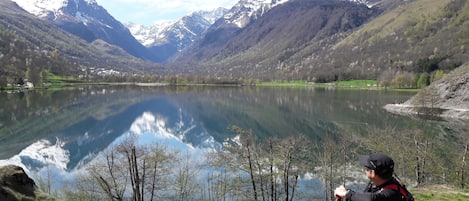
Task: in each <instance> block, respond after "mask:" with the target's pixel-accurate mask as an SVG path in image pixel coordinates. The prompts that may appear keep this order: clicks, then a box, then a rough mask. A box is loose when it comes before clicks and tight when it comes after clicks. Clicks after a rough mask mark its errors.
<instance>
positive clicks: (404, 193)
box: [382, 183, 409, 199]
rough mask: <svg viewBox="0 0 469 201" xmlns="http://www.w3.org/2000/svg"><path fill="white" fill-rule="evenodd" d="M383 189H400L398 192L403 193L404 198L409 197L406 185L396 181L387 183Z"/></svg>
mask: <svg viewBox="0 0 469 201" xmlns="http://www.w3.org/2000/svg"><path fill="white" fill-rule="evenodd" d="M382 189H383V190H386V189H391V190H395V191H398V192H399V193H401V195H402V196H403V197H404V198H406V199H407V198H408V197H409V194H408V193H407V191H406V190H405V188H404V187H401V186H400V185H398V184H395V183H390V184H387V185H385V186H383V187H382Z"/></svg>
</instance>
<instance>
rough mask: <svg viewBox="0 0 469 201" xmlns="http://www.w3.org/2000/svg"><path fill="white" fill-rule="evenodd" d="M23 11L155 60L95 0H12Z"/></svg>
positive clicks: (84, 37) (71, 30) (142, 57)
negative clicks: (31, 0)
mask: <svg viewBox="0 0 469 201" xmlns="http://www.w3.org/2000/svg"><path fill="white" fill-rule="evenodd" d="M13 1H15V2H17V3H18V5H20V6H21V7H22V8H23V9H25V10H26V11H28V12H30V13H32V14H34V15H36V16H38V17H39V18H41V19H44V20H47V21H49V22H51V23H53V24H56V25H57V26H59V27H60V28H62V29H63V30H65V31H67V32H69V33H72V34H73V35H76V36H78V37H80V38H82V39H84V40H86V41H88V42H90V43H91V42H93V41H95V40H98V39H101V40H103V41H106V42H107V43H109V44H112V45H116V46H119V47H121V48H122V49H124V50H125V51H126V52H128V53H129V54H131V55H133V56H135V57H137V58H141V59H144V60H149V61H152V60H155V59H154V58H153V54H152V53H151V51H149V50H148V49H146V48H145V47H144V46H143V45H142V44H140V43H139V42H138V41H137V40H136V39H135V38H134V37H133V36H132V34H131V33H130V31H129V30H128V29H127V28H126V27H125V26H124V25H123V24H122V23H120V22H119V21H117V20H116V19H115V18H114V17H112V16H111V15H110V14H109V13H108V12H107V11H106V10H105V9H104V8H103V7H102V6H100V5H98V4H97V2H96V1H95V0H34V2H30V1H27V0H13Z"/></svg>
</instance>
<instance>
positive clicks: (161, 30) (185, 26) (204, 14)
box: [126, 8, 227, 62]
mask: <svg viewBox="0 0 469 201" xmlns="http://www.w3.org/2000/svg"><path fill="white" fill-rule="evenodd" d="M226 11H227V9H225V8H217V9H214V10H211V11H197V12H194V13H192V14H190V15H187V16H184V17H182V18H181V19H179V20H177V21H169V22H162V23H157V24H155V25H152V26H144V25H139V24H135V23H127V24H126V26H127V27H128V28H129V30H130V32H131V33H132V34H133V35H134V37H135V38H136V39H137V40H138V41H139V42H140V43H142V44H143V45H145V46H146V47H148V48H150V49H151V50H152V51H153V52H154V54H155V55H156V56H157V57H158V61H159V62H165V61H166V60H167V59H168V58H170V57H171V56H173V55H174V54H175V53H177V52H179V51H181V50H182V49H184V48H185V47H187V46H188V45H190V44H192V42H193V41H194V40H196V39H197V38H199V37H200V36H201V35H202V33H204V32H205V31H206V30H207V29H208V28H209V27H210V26H211V25H212V24H213V23H214V22H215V21H216V20H217V19H219V18H221V17H222V16H223V15H224V14H225V12H226Z"/></svg>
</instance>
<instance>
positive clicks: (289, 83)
mask: <svg viewBox="0 0 469 201" xmlns="http://www.w3.org/2000/svg"><path fill="white" fill-rule="evenodd" d="M257 86H269V87H270V86H272V87H282V86H298V87H302V86H311V84H310V83H308V82H307V81H304V80H283V81H272V82H261V83H260V84H257Z"/></svg>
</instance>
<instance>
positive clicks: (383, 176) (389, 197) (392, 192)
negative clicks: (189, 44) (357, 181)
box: [334, 153, 413, 201]
mask: <svg viewBox="0 0 469 201" xmlns="http://www.w3.org/2000/svg"><path fill="white" fill-rule="evenodd" d="M359 162H360V164H361V165H363V166H364V167H365V172H366V176H367V177H368V178H369V179H370V183H368V186H367V187H366V189H365V191H364V192H355V191H352V190H349V189H346V188H345V186H340V187H338V188H336V189H335V191H334V195H335V196H336V198H338V199H345V200H347V201H401V200H413V197H412V195H411V194H410V193H409V192H408V191H407V189H405V186H402V185H401V184H400V183H399V182H398V180H397V179H396V178H394V177H393V173H394V161H393V160H392V159H391V158H390V157H389V156H387V155H385V154H383V153H374V154H371V155H367V156H360V157H359Z"/></svg>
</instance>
